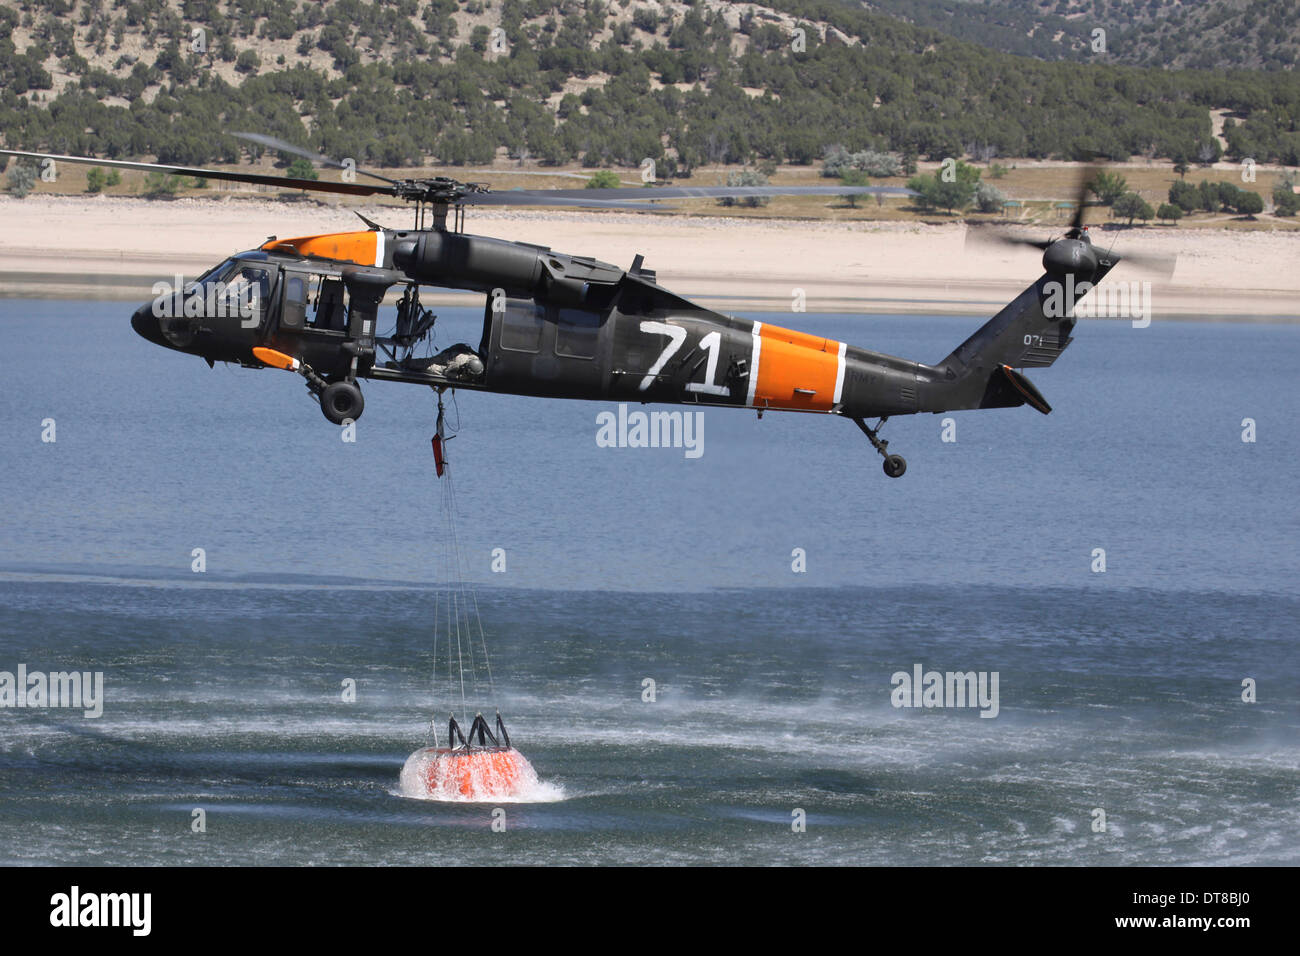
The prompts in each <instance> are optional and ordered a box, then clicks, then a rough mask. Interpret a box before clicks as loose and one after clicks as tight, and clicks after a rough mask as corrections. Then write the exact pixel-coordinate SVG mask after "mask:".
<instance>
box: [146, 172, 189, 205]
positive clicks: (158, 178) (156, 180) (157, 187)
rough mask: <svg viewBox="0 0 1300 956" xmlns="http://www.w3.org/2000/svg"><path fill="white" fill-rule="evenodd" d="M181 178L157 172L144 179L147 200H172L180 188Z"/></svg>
mask: <svg viewBox="0 0 1300 956" xmlns="http://www.w3.org/2000/svg"><path fill="white" fill-rule="evenodd" d="M180 184H181V183H180V177H178V176H173V175H172V174H171V173H164V172H161V171H157V170H155V171H154V172H152V173H149V175H147V176H145V178H144V195H145V198H146V199H171V198H172V197H173V196H175V195H176V190H177V189H179V188H180Z"/></svg>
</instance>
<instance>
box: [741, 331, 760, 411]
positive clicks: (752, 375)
mask: <svg viewBox="0 0 1300 956" xmlns="http://www.w3.org/2000/svg"><path fill="white" fill-rule="evenodd" d="M751 331H752V333H753V336H754V350H753V351H752V352H751V353H750V355H749V393H748V394H747V395H746V396H745V404H746V405H753V404H754V390H755V389H756V388H758V360H759V357H760V356H761V354H762V352H763V323H762V322H755V323H754V327H753V329H752V330H751Z"/></svg>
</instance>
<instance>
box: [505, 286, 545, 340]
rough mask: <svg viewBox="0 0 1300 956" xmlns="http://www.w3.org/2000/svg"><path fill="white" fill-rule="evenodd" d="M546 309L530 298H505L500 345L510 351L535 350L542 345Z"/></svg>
mask: <svg viewBox="0 0 1300 956" xmlns="http://www.w3.org/2000/svg"><path fill="white" fill-rule="evenodd" d="M545 319H546V311H545V310H544V309H543V308H542V307H541V306H539V305H538V304H537V303H536V302H532V301H530V300H519V299H507V300H506V311H505V315H503V316H502V317H501V347H502V348H503V349H509V350H510V351H512V352H537V351H539V350H540V349H541V347H542V322H543V321H545Z"/></svg>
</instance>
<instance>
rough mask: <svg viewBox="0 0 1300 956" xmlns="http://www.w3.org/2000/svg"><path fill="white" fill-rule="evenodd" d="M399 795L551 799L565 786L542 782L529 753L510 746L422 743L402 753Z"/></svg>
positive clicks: (511, 800)
mask: <svg viewBox="0 0 1300 956" xmlns="http://www.w3.org/2000/svg"><path fill="white" fill-rule="evenodd" d="M400 789H401V794H402V796H404V797H411V798H413V799H416V800H443V801H450V802H457V803H486V802H492V803H553V802H555V801H558V800H563V799H564V789H563V788H562V787H560V786H558V785H556V784H552V783H543V782H542V781H541V780H539V779H538V777H537V771H536V770H534V769H533V765H532V764H531V763H529V762H528V758H527V757H525V756H524V755H523V754H521V753H520V752H519V751H518V750H515V749H514V748H513V747H510V748H506V749H495V748H494V749H491V750H474V751H470V752H468V753H466V752H465V751H459V752H458V751H452V750H445V749H434V748H432V747H426V748H424V749H422V750H417V751H416V752H415V753H413V754H411V756H409V757H407V758H406V763H405V764H404V765H403V767H402V775H401V777H400Z"/></svg>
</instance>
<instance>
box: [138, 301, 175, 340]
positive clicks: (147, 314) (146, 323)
mask: <svg viewBox="0 0 1300 956" xmlns="http://www.w3.org/2000/svg"><path fill="white" fill-rule="evenodd" d="M131 328H133V329H135V330H136V332H137V333H138V334H139V335H140V336H141V337H142V338H145V339H148V340H149V341H150V342H152V343H154V345H166V344H167V342H166V340H165V339H164V338H163V336H162V329H161V328H159V326H158V317H157V316H155V315H154V314H153V303H152V302H146V303H145V304H144V305H142V306H140V308H138V309H136V310H135V314H134V315H132V316H131Z"/></svg>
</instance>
